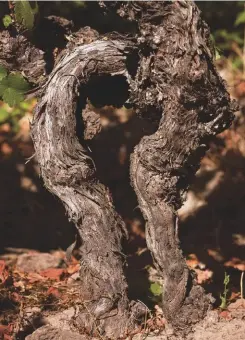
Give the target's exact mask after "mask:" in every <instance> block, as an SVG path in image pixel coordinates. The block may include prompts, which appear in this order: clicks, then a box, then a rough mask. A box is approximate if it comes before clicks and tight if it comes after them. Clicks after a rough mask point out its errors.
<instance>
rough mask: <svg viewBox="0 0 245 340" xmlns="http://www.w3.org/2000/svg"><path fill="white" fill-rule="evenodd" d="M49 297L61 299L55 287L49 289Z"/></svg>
mask: <svg viewBox="0 0 245 340" xmlns="http://www.w3.org/2000/svg"><path fill="white" fill-rule="evenodd" d="M47 295H52V296H54V297H56V298H58V297H60V293H59V291H58V289H57V288H55V287H49V289H48V290H47Z"/></svg>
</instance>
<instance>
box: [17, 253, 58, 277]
mask: <svg viewBox="0 0 245 340" xmlns="http://www.w3.org/2000/svg"><path fill="white" fill-rule="evenodd" d="M61 263H62V259H60V258H58V257H56V256H54V255H51V254H49V253H34V254H22V255H20V256H19V257H18V260H17V263H16V268H17V269H18V270H19V271H22V272H27V273H30V272H40V271H42V270H45V269H48V268H57V267H59V266H60V265H61Z"/></svg>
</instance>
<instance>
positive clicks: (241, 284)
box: [240, 271, 244, 300]
mask: <svg viewBox="0 0 245 340" xmlns="http://www.w3.org/2000/svg"><path fill="white" fill-rule="evenodd" d="M243 276H244V271H243V272H242V274H241V281H240V287H241V299H242V300H243Z"/></svg>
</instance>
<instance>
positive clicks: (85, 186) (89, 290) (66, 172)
mask: <svg viewBox="0 0 245 340" xmlns="http://www.w3.org/2000/svg"><path fill="white" fill-rule="evenodd" d="M128 52H129V51H127V49H126V48H125V45H124V44H123V43H121V42H118V41H115V42H113V41H109V42H106V41H96V42H94V43H93V44H89V45H85V46H81V47H77V48H75V49H74V50H73V51H72V52H71V53H68V54H67V55H66V56H64V58H63V59H62V60H61V61H60V62H59V64H58V65H57V66H56V68H55V69H54V71H53V72H52V74H51V76H50V78H49V80H48V82H47V84H46V85H45V93H44V95H43V96H42V98H41V100H40V102H39V103H38V105H37V107H36V109H35V116H34V120H33V123H32V138H33V141H34V145H35V149H36V154H37V158H38V160H39V164H40V167H41V174H42V177H43V179H44V182H45V185H46V187H47V189H48V190H50V191H51V192H52V193H54V194H56V195H57V196H58V197H59V198H60V199H61V201H62V202H63V203H64V205H65V207H66V209H67V211H68V214H69V217H70V219H71V220H72V221H73V222H74V223H75V224H76V226H77V228H78V232H79V235H80V237H81V240H82V247H81V256H82V261H81V277H82V287H81V299H82V303H83V304H84V311H83V312H82V313H81V314H80V315H79V317H78V318H77V320H76V323H77V326H78V327H79V328H80V329H81V331H83V330H87V331H88V332H93V331H94V332H95V334H96V333H97V332H98V331H99V332H100V333H101V334H103V333H104V332H106V334H107V336H110V337H112V338H113V337H114V336H117V337H119V336H120V335H123V334H124V333H125V332H126V331H127V330H128V329H130V327H131V326H132V324H133V323H134V322H133V318H134V317H135V315H134V314H133V312H132V310H131V311H130V308H129V301H128V298H127V292H126V290H127V284H126V281H125V277H124V274H123V261H124V258H123V254H122V250H121V237H122V235H123V234H124V232H125V226H124V222H123V221H122V219H121V218H120V216H119V215H118V214H117V213H116V212H115V210H114V207H113V204H112V201H111V198H110V194H109V191H108V190H107V189H106V188H105V186H103V185H102V184H101V183H99V182H98V180H97V179H96V169H95V166H94V163H93V160H92V158H91V157H90V155H89V152H88V149H87V148H86V146H85V143H83V144H80V143H79V141H78V138H77V136H76V115H75V110H76V103H77V100H78V97H79V95H80V96H82V94H80V93H79V92H78V89H79V85H80V84H86V83H87V82H88V80H89V78H90V77H91V76H95V75H96V76H99V75H100V74H101V75H104V74H111V75H115V74H122V75H125V76H126V77H129V74H128V73H127V70H126V68H125V61H126V59H127V54H128ZM57 84H59V85H58V86H57Z"/></svg>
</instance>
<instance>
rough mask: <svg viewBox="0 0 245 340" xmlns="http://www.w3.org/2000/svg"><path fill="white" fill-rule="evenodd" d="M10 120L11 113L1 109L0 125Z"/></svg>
mask: <svg viewBox="0 0 245 340" xmlns="http://www.w3.org/2000/svg"><path fill="white" fill-rule="evenodd" d="M8 118H9V113H8V112H7V111H6V110H4V109H2V108H1V109H0V124H1V123H4V122H5V121H6V120H7V119H8Z"/></svg>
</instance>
